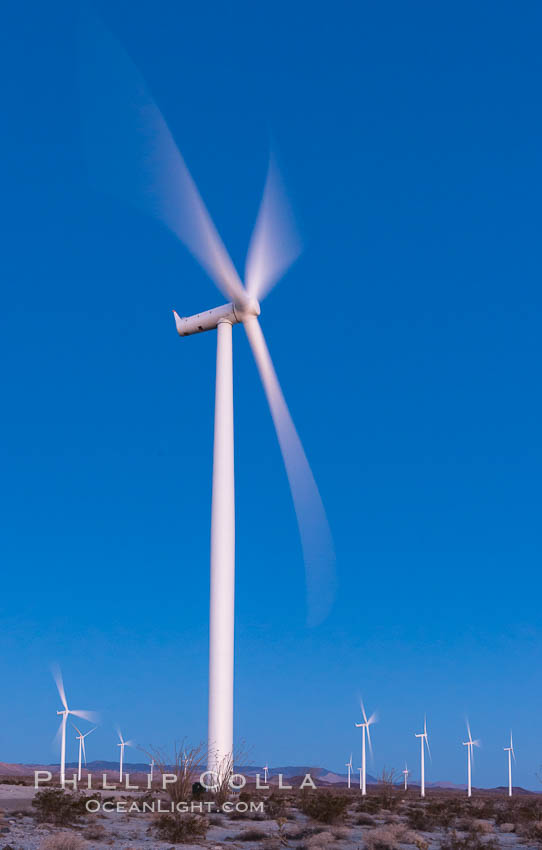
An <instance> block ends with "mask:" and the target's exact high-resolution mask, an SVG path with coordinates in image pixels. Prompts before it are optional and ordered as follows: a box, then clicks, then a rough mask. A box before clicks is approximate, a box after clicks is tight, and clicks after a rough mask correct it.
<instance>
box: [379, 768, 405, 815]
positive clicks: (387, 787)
mask: <svg viewBox="0 0 542 850" xmlns="http://www.w3.org/2000/svg"><path fill="white" fill-rule="evenodd" d="M395 783H396V776H395V771H394V770H393V768H392V769H391V770H386V768H384V769H383V770H382V773H381V775H380V777H379V779H378V790H379V794H378V796H379V797H380V804H381V806H382V808H383V809H389V810H390V811H391V810H393V809H394V808H395V806H396V805H397V803H398V802H399V800H400V791H399V790H398V789H397V788H396V786H395Z"/></svg>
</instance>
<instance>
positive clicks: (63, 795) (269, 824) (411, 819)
mask: <svg viewBox="0 0 542 850" xmlns="http://www.w3.org/2000/svg"><path fill="white" fill-rule="evenodd" d="M12 783H13V780H11V781H10V782H8V783H4V784H0V809H1V814H0V850H106V848H111V847H114V848H118V850H140V848H141V850H143V848H156V850H160V848H172V847H175V846H180V847H185V848H191V850H200V849H201V848H207V850H211V849H212V848H218V847H228V848H245V850H280V848H282V847H290V848H298V850H303V848H305V849H306V850H318V848H328V847H329V848H336V850H358V848H359V850H362V848H367V850H388V848H389V850H395V848H397V850H407V848H409V850H414V848H417V849H418V850H482V848H487V850H496V848H513V847H514V848H515V847H517V848H518V850H519V848H533V850H534V848H542V795H537V794H528V795H525V794H524V795H518V796H516V797H513V798H512V799H509V798H508V797H507V796H506V795H505V794H504V793H484V792H478V793H476V794H475V795H474V796H473V797H472V799H471V800H468V799H467V798H466V796H465V795H464V794H460V793H458V792H445V791H441V790H438V791H437V790H431V791H429V792H428V794H427V797H426V798H425V800H421V799H420V797H419V790H418V789H412V790H409V791H408V792H407V793H405V792H404V791H403V790H402V789H398V788H397V787H383V788H379V787H378V786H376V787H374V788H370V789H369V793H368V795H367V797H365V798H362V797H361V796H360V794H359V791H358V790H356V791H354V790H350V791H348V790H347V789H345V788H341V789H323V788H319V789H317V790H316V791H312V790H311V791H306V792H305V791H303V792H301V791H278V790H277V789H272V790H269V791H266V792H262V791H257V790H256V789H255V788H254V787H247V788H246V789H245V790H244V791H243V792H241V793H240V794H239V795H238V796H235V797H231V796H230V797H229V798H228V800H226V801H225V802H226V808H228V809H231V811H223V810H222V808H221V806H222V805H223V802H224V801H221V800H218V801H216V800H214V801H213V799H212V798H211V797H207V798H204V801H203V804H202V808H203V813H199V812H196V813H190V812H184V813H181V814H179V815H177V816H171V815H169V814H167V813H165V814H164V813H163V812H162V813H159V812H157V811H145V812H142V811H131V812H130V811H127V810H126V811H121V812H118V811H116V805H117V802H121V809H122V808H125V809H128V808H129V807H130V806H132V807H133V803H134V802H135V803H137V808H139V809H141V808H143V806H142V804H143V802H147V804H148V805H151V804H152V805H154V807H155V808H156V804H157V802H158V800H160V801H161V806H162V808H164V809H167V808H169V807H170V800H169V798H168V796H167V795H166V794H165V793H164V792H162V791H161V790H160V789H159V787H156V788H153V791H152V792H151V793H150V794H149V793H146V794H144V793H143V792H131V793H130V794H127V793H126V792H124V793H121V792H113V793H111V792H101V795H100V799H98V800H97V802H95V803H94V804H93V805H94V806H97V805H98V804H99V805H100V809H99V810H98V811H96V812H95V813H88V812H87V811H86V808H85V806H86V800H87V799H88V797H87V798H84V797H83V796H82V795H81V794H74V793H72V792H70V791H61V790H60V789H59V788H57V789H53V790H51V789H49V792H48V794H46V795H42V797H41V798H40V797H39V796H37V793H36V791H35V789H34V788H33V787H32V786H31V785H29V784H12ZM88 793H90V792H88ZM104 802H106V803H107V804H108V807H109V808H110V809H111V808H112V809H113V811H103V810H102V808H101V807H102V806H103V803H104ZM260 803H263V811H262V810H261V808H262V807H261V806H260V811H252V812H251V811H250V809H251V806H252V808H253V809H254V808H256V807H257V806H258V804H260ZM239 804H241V805H239ZM106 808H107V806H106ZM238 808H240V809H245V808H246V809H247V811H238V810H237V809H238ZM217 809H219V810H217Z"/></svg>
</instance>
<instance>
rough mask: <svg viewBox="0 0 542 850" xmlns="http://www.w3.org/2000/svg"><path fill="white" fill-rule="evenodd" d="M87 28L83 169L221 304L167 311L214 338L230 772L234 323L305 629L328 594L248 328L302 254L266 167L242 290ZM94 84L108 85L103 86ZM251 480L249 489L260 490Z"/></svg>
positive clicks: (127, 65)
mask: <svg viewBox="0 0 542 850" xmlns="http://www.w3.org/2000/svg"><path fill="white" fill-rule="evenodd" d="M89 32H91V39H90V42H89V48H90V49H89V50H88V51H87V54H86V55H85V56H84V61H83V63H82V64H83V68H84V74H83V76H82V86H83V103H84V105H85V107H86V108H85V109H84V110H83V119H84V124H85V139H86V143H87V144H86V150H87V156H88V166H89V173H90V174H91V175H92V178H93V180H94V182H95V185H96V184H97V185H101V186H103V188H105V190H106V191H107V192H108V193H109V194H118V195H119V194H120V196H121V197H124V198H125V199H127V200H129V201H130V203H132V204H134V205H135V206H136V207H138V208H139V209H142V210H143V211H145V212H149V213H151V214H152V215H154V216H156V217H157V218H159V219H160V220H161V221H162V223H163V224H165V225H166V227H168V228H169V230H170V231H171V232H172V233H173V234H174V235H175V236H176V237H177V238H178V239H180V240H181V242H183V243H184V245H185V246H186V247H187V248H188V250H189V251H190V252H191V254H192V255H193V256H194V258H195V259H196V260H197V262H198V263H199V264H200V265H201V266H202V268H203V269H204V271H205V272H206V273H207V274H208V275H209V277H210V278H211V279H212V281H213V282H214V283H215V285H216V287H217V288H218V290H219V291H220V293H221V294H222V295H223V296H224V297H225V298H226V299H227V301H228V303H227V304H223V305H221V306H218V307H216V308H215V309H212V310H207V311H205V312H203V313H200V314H198V315H194V316H191V317H189V318H181V317H179V316H178V315H177V314H176V313H175V322H176V326H177V331H178V333H179V335H180V336H188V335H191V334H196V333H200V332H201V331H211V330H215V331H216V334H217V355H216V394H215V420H214V454H213V481H212V508H211V553H210V561H211V582H210V635H209V725H208V748H209V756H208V768H209V770H214V769H215V768H218V769H219V770H220V769H222V770H223V769H224V765H226V766H228V765H229V767H230V768H231V763H232V759H233V674H234V585H235V499H234V440H233V381H232V375H233V364H232V328H233V325H236V324H242V325H243V327H244V330H245V332H246V335H247V338H248V342H249V344H250V347H251V349H252V354H253V356H254V359H255V361H256V366H257V368H258V371H259V374H260V378H261V381H262V384H263V388H264V391H265V394H266V396H267V401H268V404H269V407H270V409H271V416H272V419H273V422H274V425H275V429H276V431H277V436H278V442H279V445H280V449H281V452H282V456H283V459H284V465H285V467H286V473H287V477H288V481H289V484H290V489H291V492H292V497H293V503H294V509H295V513H296V517H297V522H298V526H299V532H300V537H301V546H302V550H303V557H304V562H305V569H306V574H307V580H308V581H307V587H308V606H307V607H308V619H309V622H310V623H311V624H316V623H318V622H320V621H321V620H323V619H324V618H325V616H326V615H327V613H328V611H329V609H330V607H331V603H332V598H333V583H334V552H333V543H332V540H331V534H330V531H329V527H328V523H327V519H326V515H325V511H324V508H323V505H322V501H321V499H320V495H319V492H318V488H317V486H316V483H315V481H314V478H313V475H312V472H311V469H310V467H309V464H308V461H307V458H306V456H305V452H304V450H303V446H302V444H301V442H300V439H299V437H298V434H297V431H296V429H295V426H294V423H293V421H292V418H291V416H290V413H289V410H288V407H287V405H286V402H285V400H284V396H283V394H282V390H281V388H280V384H279V382H278V379H277V375H276V373H275V369H274V366H273V363H272V360H271V357H270V354H269V351H268V349H267V345H266V342H265V339H264V336H263V333H262V330H261V327H260V324H259V322H258V316H259V315H260V303H259V302H260V301H262V300H263V298H264V297H265V296H266V295H267V294H268V293H269V292H270V290H271V289H272V288H273V286H274V285H275V284H276V283H277V282H278V281H279V279H280V278H281V277H282V276H283V275H284V274H285V272H286V270H287V269H288V268H289V267H290V266H291V264H292V263H293V262H294V261H295V260H296V259H297V257H298V256H299V253H300V250H301V246H300V241H299V239H298V237H297V235H296V234H295V228H294V226H293V218H292V214H291V211H290V207H289V205H288V203H287V201H286V199H285V195H284V191H283V188H282V182H281V180H280V177H279V175H278V171H277V168H276V166H275V164H274V161H273V160H271V162H270V166H269V170H268V174H267V179H266V183H265V188H264V192H263V197H262V201H261V204H260V209H259V212H258V216H257V219H256V224H255V227H254V231H253V234H252V238H251V240H250V244H249V249H248V255H247V260H246V265H245V275H244V284H245V285H243V283H242V282H241V279H240V277H239V274H238V272H237V270H236V268H235V266H234V264H233V262H232V260H231V258H230V256H229V254H228V252H227V250H226V248H225V246H224V244H223V242H222V240H221V238H220V236H219V234H218V232H217V230H216V228H215V226H214V224H213V221H212V220H211V217H210V215H209V213H208V211H207V209H206V207H205V204H204V203H203V200H202V198H201V196H200V194H199V192H198V189H197V187H196V184H195V182H194V180H193V179H192V176H191V174H190V172H189V171H188V168H187V166H186V164H185V162H184V159H183V157H182V156H181V153H180V152H179V149H178V147H177V145H176V142H175V140H174V139H173V136H172V135H171V132H170V130H169V128H168V126H167V124H166V122H165V120H164V117H163V116H162V114H161V112H160V110H159V109H158V107H157V105H156V103H155V102H154V100H153V98H152V96H151V95H150V93H149V91H148V89H147V86H146V85H145V82H144V80H143V79H142V77H141V75H140V74H139V72H138V70H137V69H136V68H135V66H134V65H133V63H132V61H131V60H130V59H129V57H128V55H127V54H126V52H125V51H124V49H123V48H122V47H121V46H120V45H119V44H118V43H117V42H116V40H115V39H114V38H113V36H112V35H111V34H110V33H109V32H107V31H106V30H105V29H104V27H103V26H102V25H101V24H100V23H99V22H98V21H93V22H90V23H89ZM92 33H93V34H92ZM104 69H105V71H106V73H105V74H104ZM104 79H105V80H107V83H106V84H105V85H104V84H103V81H104ZM186 295H187V296H188V293H186ZM183 353H185V352H183ZM186 354H187V356H190V355H189V354H188V352H186ZM192 356H194V355H192ZM186 368H190V366H189V365H187V366H186ZM261 483H262V482H261V481H259V482H258V486H261ZM226 769H228V768H226Z"/></svg>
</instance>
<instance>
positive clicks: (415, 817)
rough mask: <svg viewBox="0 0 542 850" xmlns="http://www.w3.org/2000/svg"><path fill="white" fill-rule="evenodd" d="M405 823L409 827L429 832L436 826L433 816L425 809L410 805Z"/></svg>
mask: <svg viewBox="0 0 542 850" xmlns="http://www.w3.org/2000/svg"><path fill="white" fill-rule="evenodd" d="M407 823H408V825H409V827H410V828H411V829H419V830H420V831H421V832H431V830H432V829H434V827H435V826H436V819H435V816H434V815H432V814H430V813H429V812H427V811H426V809H424V808H423V807H422V806H411V807H410V808H409V810H408V812H407Z"/></svg>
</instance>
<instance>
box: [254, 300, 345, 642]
mask: <svg viewBox="0 0 542 850" xmlns="http://www.w3.org/2000/svg"><path fill="white" fill-rule="evenodd" d="M243 324H244V327H245V331H246V334H247V337H248V341H249V343H250V347H251V349H252V353H253V355H254V359H255V361H256V365H257V367H258V371H259V373H260V378H261V381H262V384H263V387H264V390H265V394H266V396H267V401H268V403H269V407H270V410H271V416H272V418H273V422H274V425H275V430H276V432H277V437H278V441H279V445H280V449H281V452H282V457H283V460H284V465H285V467H286V474H287V476H288V481H289V483H290V490H291V492H292V499H293V502H294V508H295V513H296V516H297V524H298V527H299V534H300V537H301V546H302V548H303V558H304V561H305V574H306V581H307V612H308V617H307V619H308V623H309V625H313V626H314V625H317V624H318V623H321V622H322V620H324V619H325V617H326V616H327V615H328V613H329V610H330V608H331V605H332V603H333V598H334V593H335V554H334V551H333V541H332V538H331V532H330V530H329V525H328V521H327V517H326V513H325V510H324V506H323V504H322V500H321V498H320V494H319V492H318V487H317V486H316V482H315V480H314V477H313V474H312V472H311V468H310V466H309V464H308V461H307V458H306V456H305V452H304V450H303V446H302V445H301V440H300V439H299V436H298V434H297V431H296V429H295V425H294V423H293V421H292V417H291V416H290V411H289V410H288V407H287V405H286V401H285V400H284V396H283V394H282V390H281V388H280V384H279V382H278V378H277V375H276V372H275V369H274V366H273V362H272V360H271V357H270V354H269V351H268V348H267V345H266V342H265V339H264V336H263V333H262V330H261V327H260V325H259V322H258V320H257V319H256V318H254V317H250V318H248V319H246V320H245V321H244V323H243Z"/></svg>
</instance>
